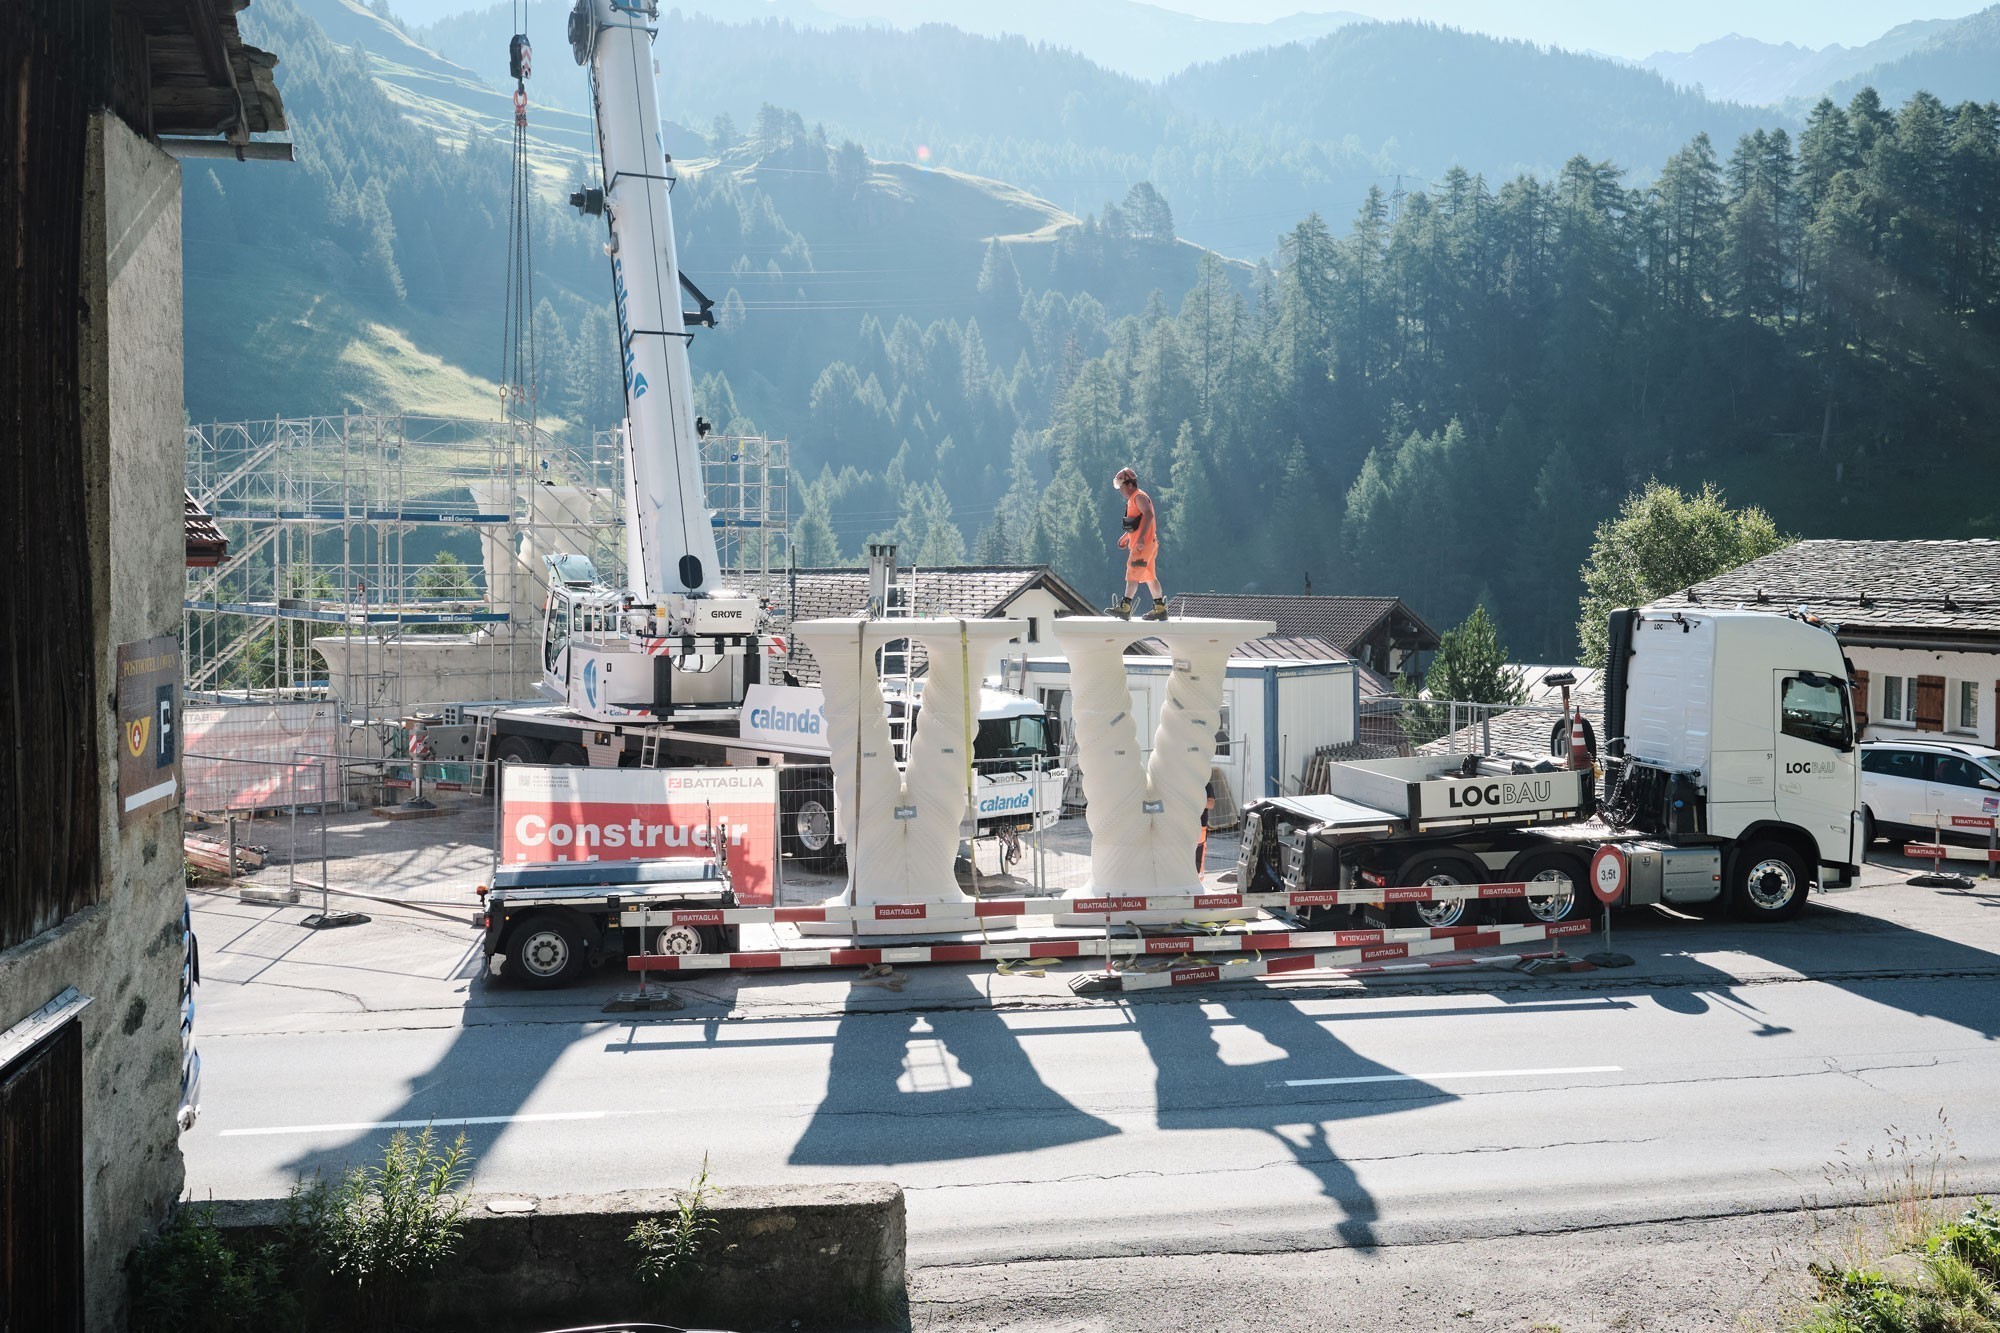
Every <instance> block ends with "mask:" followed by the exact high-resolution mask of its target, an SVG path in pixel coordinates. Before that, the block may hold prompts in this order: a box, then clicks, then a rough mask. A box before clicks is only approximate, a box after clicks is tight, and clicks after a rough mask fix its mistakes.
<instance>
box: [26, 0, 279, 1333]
mask: <svg viewBox="0 0 2000 1333" xmlns="http://www.w3.org/2000/svg"><path fill="white" fill-rule="evenodd" d="M245 2H246V0H8V3H6V4H4V5H0V87H4V88H5V89H6V90H7V91H6V95H5V96H4V97H0V320H4V321H5V327H4V330H0V420H4V422H5V426H4V429H0V546H4V549H5V551H6V554H7V556H8V560H7V567H8V570H9V579H8V591H7V593H6V595H5V596H0V642H3V643H4V644H5V645H6V648H5V652H6V657H5V665H4V667H0V756H3V757H0V1247H4V1252H0V1327H5V1328H9V1329H34V1330H37V1331H38V1333H73V1331H74V1330H82V1329H86V1328H88V1329H93V1330H97V1329H112V1328H116V1327H118V1326H120V1324H121V1323H122V1318H123V1306H124V1291H125V1282H124V1276H123V1271H122V1268H123V1264H124V1261H125V1257H126V1255H127V1254H128V1253H129V1252H130V1250H131V1248H132V1246H133V1244H134V1243H135V1242H137V1241H139V1240H140V1239H141V1238H143V1237H144V1236H145V1234H146V1233H147V1231H148V1230H149V1229H150V1228H151V1227H153V1226H154V1225H156V1224H157V1223H158V1221H159V1220H160V1218H161V1217H162V1216H163V1215H164V1213H165V1210H166V1209H167V1207H168V1206H169V1205H170V1204H171V1203H172V1202H173V1200H174V1198H175V1196H176V1195H177V1194H178V1192H179V1190H180V1187H181V1181H182V1170H181V1157H180V1149H179V1144H178V1138H179V1134H180V1117H181V1114H182V1112H183V1110H184V1106H185V1104H186V1101H187V1098H188V1096H189V1095H190V1092H191V1090H189V1089H187V1088H186V1087H185V1084H186V1082H187V1081H188V1079H189V1076H190V1075H192V1074H194V1073H195V1067H194V1066H193V1063H192V1060H191V1059H190V1052H189V1051H188V1048H187V1047H186V1045H185V1042H184V1039H183V1036H182V1016H183V1012H184V997H185V990H184V986H185V982H184V963H185V960H186V941H185V938H184V931H183V919H184V915H183V913H184V907H185V902H186V896H185V890H184V889H183V887H182V880H181V851H180V843H181V814H180V808H179V803H178V799H177V797H178V767H177V762H176V761H177V759H178V751H177V748H176V745H175V742H176V739H177V734H178V728H177V715H176V706H177V702H178V699H177V690H178V685H177V678H178V670H179V667H178V652H177V649H176V648H175V642H174V639H173V635H174V634H175V632H176V630H177V628H178V626H179V620H180V599H181V584H182V581H183V568H184V562H185V560H186V559H187V556H188V548H187V543H186V532H185V528H184V505H185V501H186V493H185V491H184V490H183V489H182V486H181V473H182V464H181V452H182V427H183V422H184V420H185V411H184V406H183V402H182V396H181V372H182V351H181V212H180V168H179V165H178V163H177V162H176V160H175V154H176V153H177V152H178V153H181V154H202V155H215V156H245V157H251V156H266V157H269V156H278V157H284V156H288V155H289V146H288V145H281V144H279V145H274V144H269V143H256V142H254V141H253V140H252V136H253V135H256V134H259V133H263V132H268V131H276V130H282V129H283V128H284V113H283V109H282V107H281V105H280V103H279V99H278V94H277V91H276V86H275V84H274V83H273V82H272V77H271V75H272V66H273V65H274V64H275V60H274V59H273V57H271V56H269V55H267V54H265V53H263V52H260V51H256V50H254V49H252V48H250V47H247V46H245V45H244V44H243V41H242V38H241V37H240V35H239V34H238V32H237V29H236V21H235V15H236V12H237V11H238V10H240V9H242V8H243V6H244V4H245Z"/></svg>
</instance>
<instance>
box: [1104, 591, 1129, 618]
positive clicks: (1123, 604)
mask: <svg viewBox="0 0 2000 1333" xmlns="http://www.w3.org/2000/svg"><path fill="white" fill-rule="evenodd" d="M1104 614H1105V615H1107V616H1117V617H1118V618H1119V619H1120V620H1130V619H1131V618H1132V599H1131V598H1130V597H1120V598H1119V599H1118V605H1116V606H1107V607H1105V608H1104Z"/></svg>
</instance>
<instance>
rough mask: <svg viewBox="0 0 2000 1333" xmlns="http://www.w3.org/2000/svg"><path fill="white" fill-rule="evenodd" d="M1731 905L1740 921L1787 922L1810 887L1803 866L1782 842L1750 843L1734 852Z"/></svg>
mask: <svg viewBox="0 0 2000 1333" xmlns="http://www.w3.org/2000/svg"><path fill="white" fill-rule="evenodd" d="M1731 880H1732V881H1733V882H1732V884H1731V885H1730V887H1731V889H1732V890H1733V891H1734V892H1733V893H1732V895H1731V903H1732V905H1733V906H1734V908H1735V910H1736V915H1737V917H1738V918H1739V919H1741V920H1744V921H1790V920H1791V919H1792V918H1793V917H1795V916H1797V915H1798V914H1799V913H1800V912H1802V911H1804V910H1805V905H1806V894H1807V893H1808V892H1809V891H1810V890H1811V888H1812V881H1811V880H1810V879H1809V878H1808V877H1807V874H1806V867H1805V863H1804V862H1803V861H1801V860H1800V859H1799V854H1798V853H1797V852H1795V851H1793V850H1792V849H1791V848H1790V847H1787V846H1786V845H1785V844H1784V843H1782V842H1753V843H1751V844H1750V845H1749V846H1747V847H1745V848H1743V849H1742V850H1741V851H1739V852H1737V853H1736V858H1735V869H1734V870H1733V872H1732V874H1731Z"/></svg>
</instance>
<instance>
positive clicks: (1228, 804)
mask: <svg viewBox="0 0 2000 1333" xmlns="http://www.w3.org/2000/svg"><path fill="white" fill-rule="evenodd" d="M242 722H243V723H244V724H245V729H244V730H243V731H241V732H240V733H238V734H237V735H236V737H235V739H237V740H239V741H240V740H243V739H244V738H245V737H248V738H249V739H250V741H251V742H252V743H251V744H250V745H249V746H247V748H250V749H253V750H256V751H259V752H260V753H257V754H254V755H252V756H247V757H246V756H241V755H212V754H202V753H194V754H189V755H187V756H186V757H185V760H184V772H185V776H186V782H187V789H188V804H187V809H188V813H189V817H190V822H189V847H190V849H191V852H192V857H191V863H193V860H194V859H195V858H198V859H199V860H200V864H198V865H196V869H197V870H198V871H200V872H201V873H202V874H203V875H204V876H205V877H206V878H207V879H208V880H210V881H211V882H216V883H220V882H227V883H231V884H234V885H236V886H238V887H245V886H247V887H251V888H256V889H268V890H272V891H275V892H278V893H281V894H286V895H289V894H290V893H293V892H296V893H299V894H301V895H304V896H306V897H310V896H311V895H314V894H324V895H330V896H331V897H333V898H336V899H339V898H359V899H367V900H378V901H389V902H406V903H411V904H416V905H422V906H425V907H431V908H445V907H465V908H470V907H472V906H475V905H476V902H477V900H476V898H475V897H474V890H475V889H476V888H477V887H478V886H479V885H481V884H485V883H488V882H489V881H490V875H491V871H492V867H493V865H494V861H495V852H496V848H497V847H498V845H499V832H500V829H499V818H500V813H501V812H500V809H499V805H498V803H497V802H496V801H495V800H494V799H493V798H492V793H493V792H494V790H495V789H496V787H497V781H496V774H495V772H494V769H495V765H492V764H490V763H487V762H484V761H457V760H455V761H425V762H412V761H411V760H409V759H408V758H382V759H376V758H355V757H352V756H343V755H338V754H334V753H330V752H319V751H316V750H314V749H311V748H306V747H307V746H308V745H309V744H310V742H312V741H313V740H315V739H318V738H319V737H321V736H323V735H324V734H325V733H324V732H323V731H316V730H314V729H312V728H306V727H300V726H298V725H296V719H293V720H291V721H290V722H288V723H287V724H286V725H285V726H284V727H282V728H280V730H279V732H277V733H274V732H273V731H272V730H271V729H270V719H269V717H268V716H265V717H253V716H248V715H246V716H245V717H244V718H243V719H242ZM227 734H228V730H227V729H226V728H216V727H211V728H210V730H209V732H208V735H209V736H210V738H211V739H212V740H213V739H216V738H219V737H222V736H224V735H227ZM976 767H977V770H978V771H977V773H976V774H975V779H974V782H973V784H972V794H971V801H972V802H973V804H974V805H975V807H977V806H978V805H980V804H981V803H987V804H990V805H991V806H992V807H993V808H992V809H990V810H988V811H987V812H986V813H985V814H984V816H983V817H982V818H981V820H980V824H979V829H978V835H977V836H975V837H971V838H969V839H967V841H966V843H965V846H964V848H963V849H962V851H963V854H962V855H961V856H960V858H959V860H958V867H957V873H958V878H959V882H960V884H961V886H962V887H963V888H965V890H966V891H967V892H968V893H970V894H973V895H974V896H979V897H986V896H992V895H1001V896H1010V895H1023V896H1037V897H1040V896H1052V895H1056V894H1062V893H1067V892H1072V891H1077V890H1081V889H1083V888H1085V887H1087V886H1088V884H1089V882H1090V830H1089V824H1088V821H1087V818H1086V815H1085V812H1084V811H1083V810H1082V809H1081V808H1080V806H1078V805H1077V804H1075V803H1074V802H1075V797H1076V796H1077V795H1078V793H1079V787H1078V782H1077V779H1076V777H1075V768H1074V760H1073V758H1071V757H1069V756H1043V755H1035V756H1029V757H1026V758H1017V759H995V760H985V761H980V763H979V764H978V765H977V766H976ZM1217 790H1218V796H1217V804H1216V809H1215V811H1214V813H1213V817H1212V820H1211V824H1212V827H1211V828H1210V830H1209V832H1208V834H1207V837H1206V839H1205V840H1204V843H1205V845H1198V844H1197V843H1195V842H1192V841H1191V842H1190V844H1189V847H1188V857H1189V860H1190V862H1191V863H1193V862H1194V861H1195V860H1196V858H1197V857H1198V856H1200V857H1202V858H1203V867H1204V871H1205V874H1206V875H1207V877H1209V878H1210V879H1215V878H1217V877H1218V876H1220V875H1223V874H1226V873H1228V872H1229V871H1230V870H1232V869H1233V868H1234V866H1235V862H1236V848H1237V842H1236V839H1237V833H1236V829H1237V826H1238V823H1239V819H1240V808H1239V806H1238V804H1237V802H1236V800H1235V798H1234V796H1233V794H1231V793H1229V791H1228V785H1227V782H1226V780H1222V779H1221V775H1220V772H1219V771H1218V787H1217ZM1066 792H1067V793H1068V796H1067V797H1066V795H1065V793H1066ZM828 795H829V803H830V793H828ZM780 814H781V827H783V828H784V831H785V835H786V836H785V839H784V841H785V845H786V847H787V848H788V849H789V850H791V851H793V852H796V851H797V850H798V846H799V840H798V838H797V837H796V836H795V834H794V830H793V828H792V823H793V822H795V821H796V819H797V811H796V810H795V809H783V808H781V812H780ZM232 832H233V834H234V837H235V838H236V840H237V847H238V854H235V855H232V854H230V853H229V852H228V850H227V847H228V843H229V840H230V838H231V836H232ZM778 880H779V898H780V901H783V902H788V903H797V902H817V901H820V900H822V899H824V898H827V897H829V896H831V895H832V894H834V893H836V892H838V891H839V889H840V888H841V886H843V885H844V884H845V882H846V867H845V864H844V862H843V861H842V860H840V859H839V858H834V857H821V858H812V857H807V856H799V855H795V854H794V855H788V856H787V857H785V858H784V860H783V861H782V863H781V865H780V867H779V873H778ZM350 905H351V904H350Z"/></svg>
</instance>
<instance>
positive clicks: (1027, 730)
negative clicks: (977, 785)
mask: <svg viewBox="0 0 2000 1333" xmlns="http://www.w3.org/2000/svg"><path fill="white" fill-rule="evenodd" d="M1055 733H1056V726H1055V724H1054V723H1052V722H1051V721H1050V720H1049V719H1048V718H1046V717H1044V716H1041V715H1039V714H1032V713H1031V714H1028V715H1026V716H1023V717H989V718H984V719H982V720H981V721H980V723H979V733H978V735H976V736H974V737H973V740H972V758H973V762H975V763H980V762H990V761H992V760H996V759H1020V760H1028V759H1033V758H1035V757H1036V756H1037V755H1040V756H1043V757H1052V756H1054V754H1055V753H1056V735H1055Z"/></svg>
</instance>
